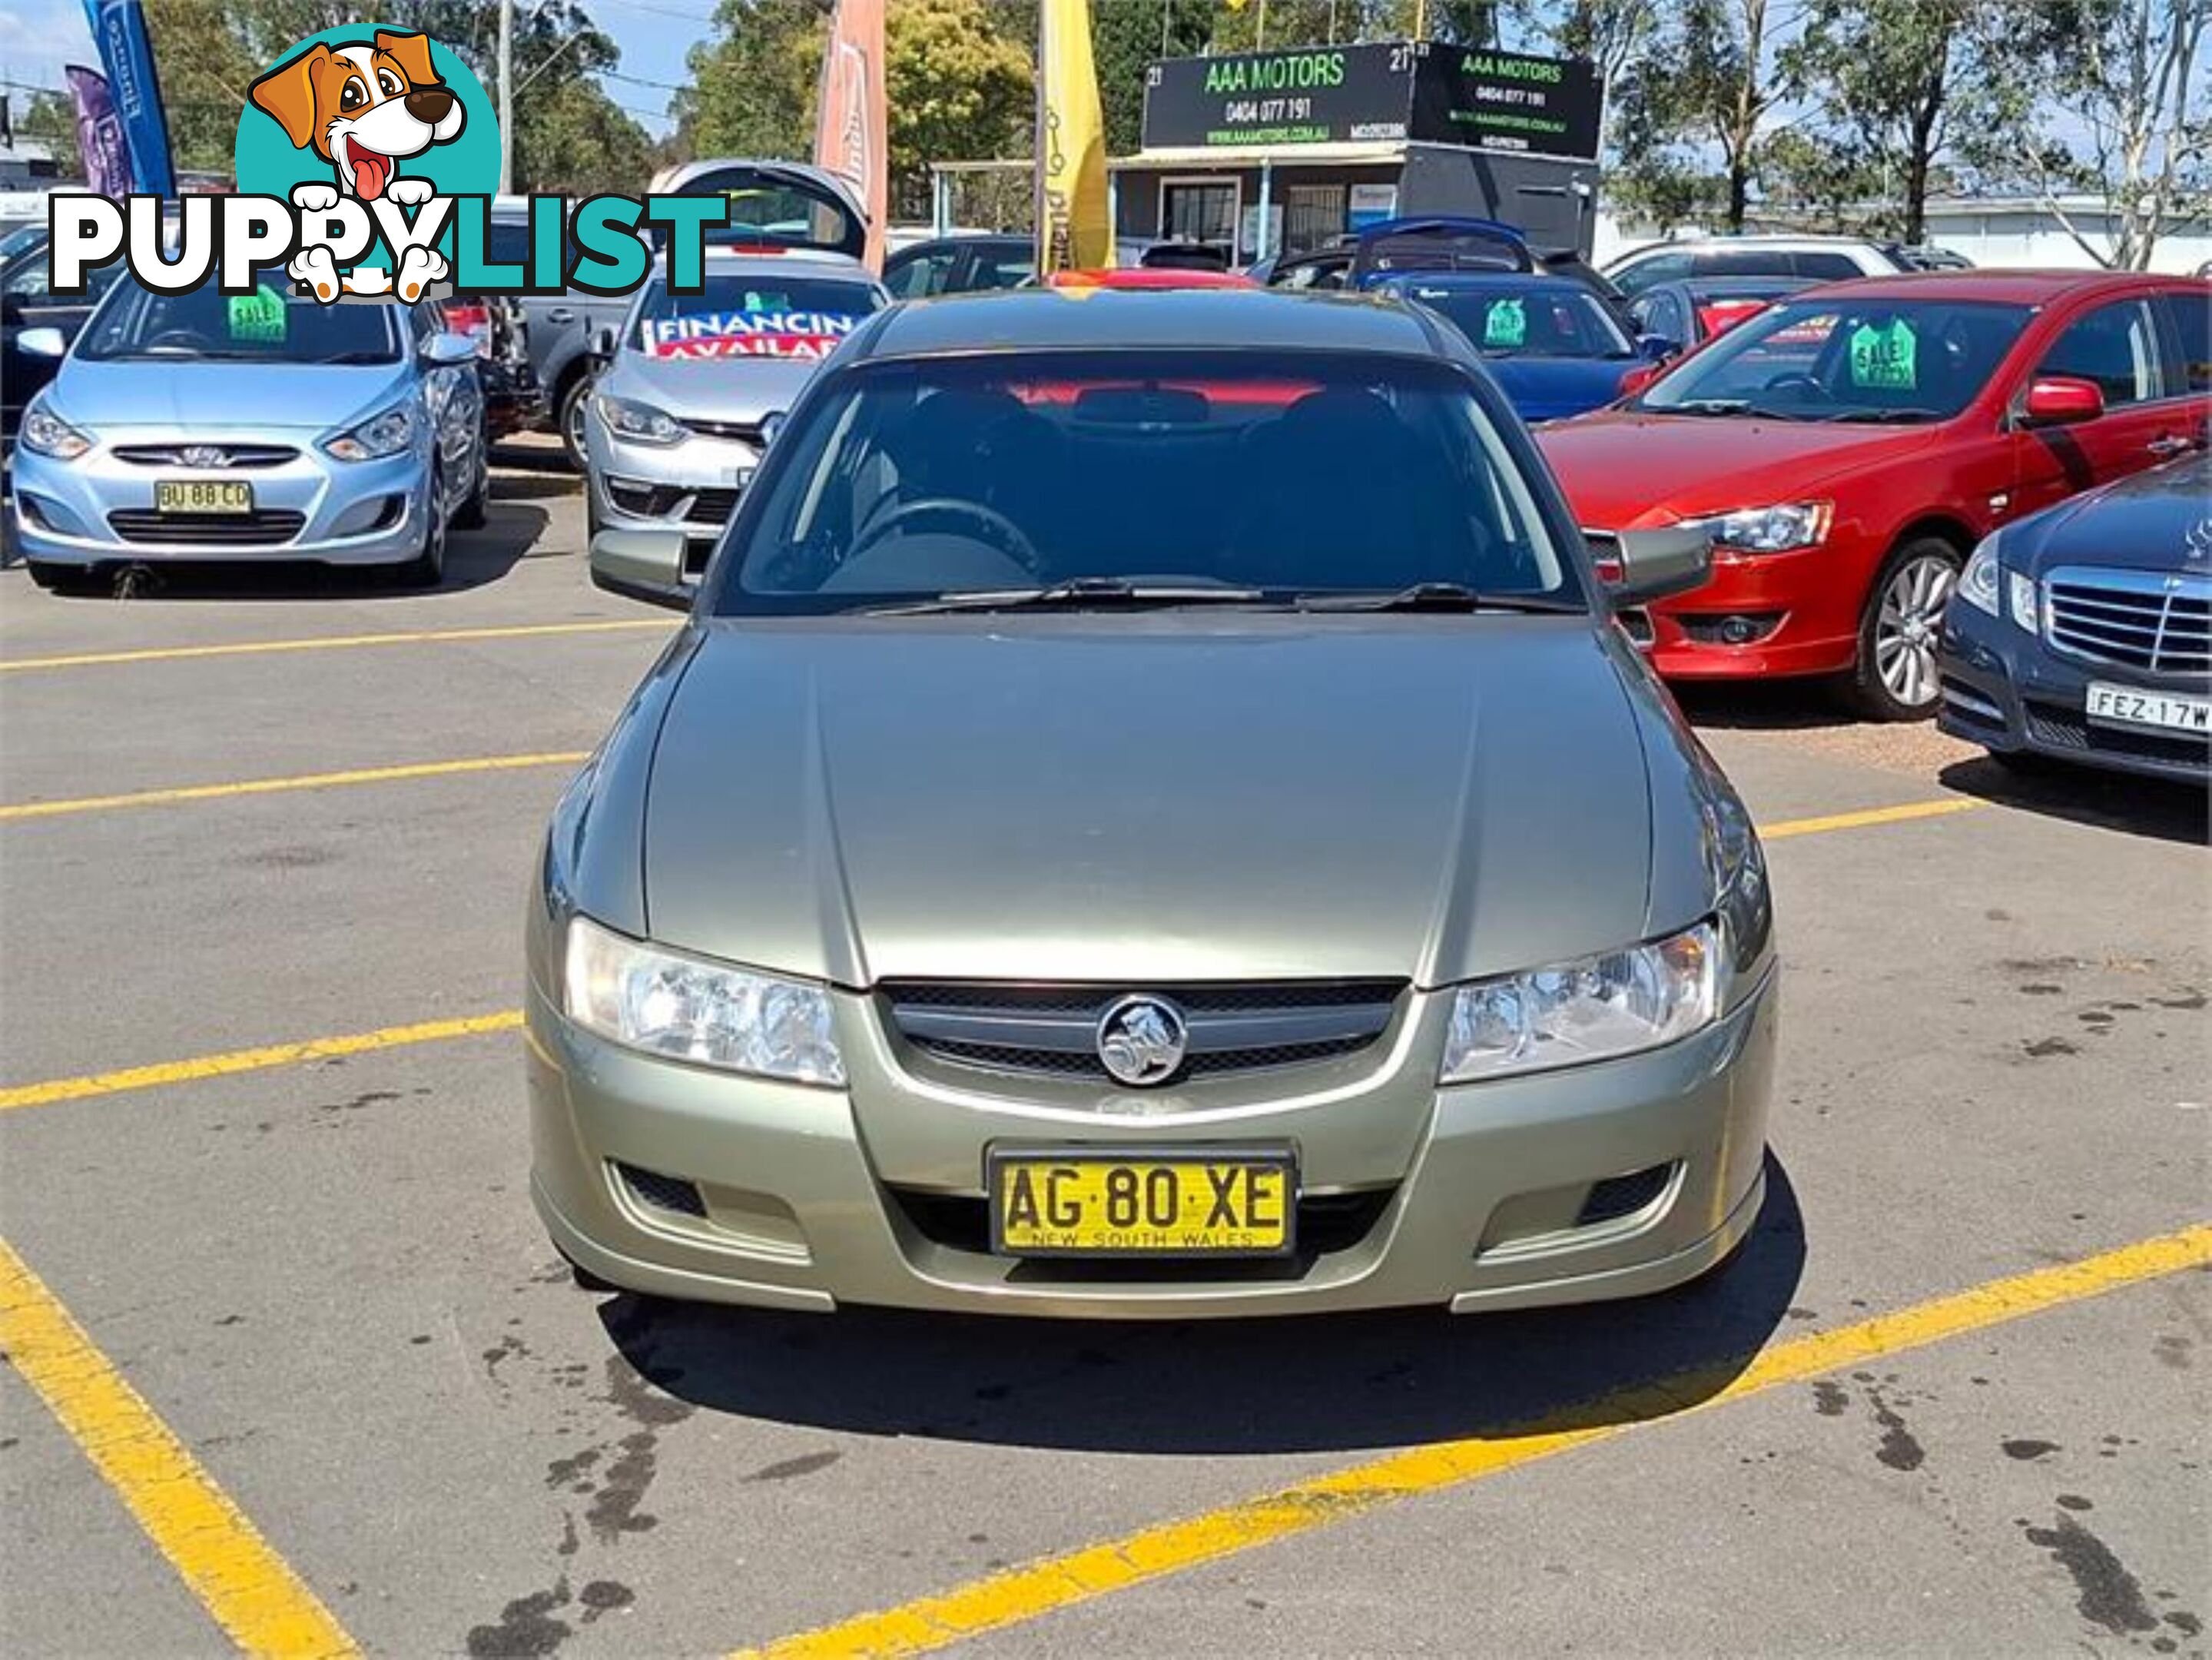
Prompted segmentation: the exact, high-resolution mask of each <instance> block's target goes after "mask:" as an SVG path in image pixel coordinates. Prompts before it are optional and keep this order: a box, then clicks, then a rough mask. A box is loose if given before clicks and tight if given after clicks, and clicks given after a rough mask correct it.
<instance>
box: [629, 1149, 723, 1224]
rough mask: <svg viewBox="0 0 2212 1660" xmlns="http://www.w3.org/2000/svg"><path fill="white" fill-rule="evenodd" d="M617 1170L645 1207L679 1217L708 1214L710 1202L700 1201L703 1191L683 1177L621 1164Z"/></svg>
mask: <svg viewBox="0 0 2212 1660" xmlns="http://www.w3.org/2000/svg"><path fill="white" fill-rule="evenodd" d="M615 1169H616V1170H617V1171H619V1172H620V1173H621V1176H622V1179H623V1186H624V1187H626V1188H628V1189H629V1190H630V1192H631V1194H632V1195H634V1196H635V1198H636V1199H637V1200H638V1201H639V1202H640V1203H641V1204H647V1205H650V1206H652V1207H653V1208H654V1209H655V1210H667V1211H674V1212H676V1213H677V1214H678V1215H679V1216H704V1215H706V1213H707V1205H706V1201H704V1200H702V1199H701V1198H700V1196H699V1189H697V1188H696V1187H694V1186H693V1185H692V1184H691V1183H689V1182H686V1181H685V1180H684V1178H683V1177H678V1176H662V1175H660V1174H659V1172H658V1171H649V1170H640V1169H639V1168H638V1167H637V1166H636V1165H635V1164H623V1163H621V1162H620V1161H617V1163H616V1164H615Z"/></svg>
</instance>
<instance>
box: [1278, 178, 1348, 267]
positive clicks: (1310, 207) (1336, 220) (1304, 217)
mask: <svg viewBox="0 0 2212 1660" xmlns="http://www.w3.org/2000/svg"><path fill="white" fill-rule="evenodd" d="M1344 216H1345V195H1344V186H1343V185H1291V186H1290V187H1289V188H1288V189H1287V190H1285V192H1283V251H1284V252H1285V253H1305V252H1310V251H1311V250H1312V249H1315V248H1317V247H1320V246H1322V244H1324V243H1326V242H1328V240H1330V239H1331V238H1332V237H1334V236H1338V235H1340V234H1342V233H1343V230H1344Z"/></svg>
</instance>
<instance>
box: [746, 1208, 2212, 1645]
mask: <svg viewBox="0 0 2212 1660" xmlns="http://www.w3.org/2000/svg"><path fill="white" fill-rule="evenodd" d="M2207 1262H2212V1225H2197V1226H2193V1227H2187V1228H2184V1229H2182V1230H2181V1231H2179V1232H2177V1233H2169V1234H2164V1235H2161V1236H2160V1237H2157V1238H2154V1239H2145V1240H2142V1241H2140V1242H2139V1243H2135V1244H2132V1245H2123V1246H2121V1247H2120V1248H2119V1249H2118V1250H2110V1251H2106V1252H2105V1253H2103V1254H2102V1255H2101V1256H2092V1257H2089V1258H2087V1259H2086V1260H2084V1261H2081V1262H2068V1263H2063V1264H2061V1265H2060V1266H2057V1267H2055V1268H2035V1269H2033V1270H2031V1271H2029V1272H2028V1273H2026V1274H2016V1275H2015V1276H2013V1277H2012V1278H2010V1279H2005V1280H1991V1281H1990V1282H1989V1283H1987V1284H1985V1285H1981V1286H1975V1287H1973V1288H1972V1290H1968V1291H1963V1292H1958V1293H1957V1294H1956V1295H1954V1296H1950V1297H1940V1298H1936V1299H1935V1300H1934V1301H1932V1302H1928V1303H1920V1304H1914V1305H1913V1306H1912V1307H1910V1308H1906V1309H1901V1310H1899V1311H1898V1312H1896V1313H1894V1314H1886V1315H1877V1316H1875V1317H1874V1318H1872V1319H1869V1320H1862V1321H1859V1322H1857V1323H1856V1324H1853V1325H1849V1326H1842V1327H1838V1329H1835V1330H1833V1331H1827V1332H1816V1333H1814V1334H1812V1335H1808V1336H1805V1337H1798V1338H1792V1339H1791V1340H1790V1341H1787V1342H1784V1343H1778V1344H1776V1345H1775V1346H1774V1347H1771V1348H1770V1349H1767V1350H1765V1352H1764V1353H1761V1354H1760V1355H1759V1357H1758V1358H1757V1359H1754V1360H1753V1361H1752V1363H1751V1364H1750V1365H1749V1366H1747V1368H1745V1370H1744V1371H1742V1372H1741V1373H1740V1374H1738V1375H1737V1376H1736V1377H1735V1379H1734V1380H1733V1381H1732V1382H1730V1383H1729V1384H1728V1385H1727V1386H1726V1387H1725V1388H1723V1389H1719V1390H1718V1391H1717V1392H1715V1393H1712V1394H1711V1395H1703V1396H1702V1397H1701V1396H1700V1395H1699V1391H1698V1379H1697V1377H1695V1376H1694V1375H1678V1376H1676V1377H1670V1378H1666V1379H1662V1380H1658V1381H1656V1382H1654V1383H1650V1384H1648V1385H1644V1386H1642V1387H1638V1388H1633V1389H1626V1390H1623V1391H1620V1392H1618V1393H1616V1394H1613V1395H1608V1396H1606V1397H1603V1398H1601V1399H1600V1400H1598V1401H1595V1402H1588V1403H1585V1404H1583V1405H1581V1406H1579V1407H1577V1408H1572V1409H1570V1410H1568V1411H1565V1412H1563V1413H1561V1414H1559V1415H1558V1416H1557V1417H1556V1418H1554V1419H1553V1420H1551V1421H1552V1426H1550V1427H1547V1425H1546V1424H1545V1423H1542V1422H1539V1423H1536V1424H1532V1425H1529V1426H1527V1427H1525V1428H1522V1429H1519V1430H1511V1431H1506V1432H1501V1433H1499V1434H1497V1435H1494V1436H1469V1437H1468V1438H1465V1439H1463V1440H1458V1441H1445V1442H1441V1443H1438V1444H1435V1445H1432V1446H1425V1447H1416V1448H1414V1449H1413V1450H1411V1451H1407V1452H1401V1453H1395V1454H1393V1455H1391V1456H1389V1457H1386V1458H1378V1459H1375V1460H1373V1461H1371V1462H1368V1463H1364V1464H1359V1465H1355V1466H1354V1467H1353V1468H1350V1469H1346V1470H1340V1471H1339V1472H1337V1473H1336V1474H1334V1475H1324V1476H1320V1477H1317V1478H1316V1479H1315V1480H1313V1481H1301V1482H1299V1483H1298V1484H1297V1485H1296V1486H1294V1487H1285V1488H1283V1489H1282V1490H1280V1491H1279V1492H1276V1493H1267V1494H1265V1495H1263V1496H1261V1497H1260V1498H1257V1499H1246V1500H1244V1501H1243V1502H1242V1503H1239V1504H1234V1505H1227V1506H1225V1508H1223V1509H1220V1510H1218V1511H1211V1512H1209V1513H1208V1514H1206V1515H1204V1516H1196V1517H1190V1518H1188V1519H1187V1520H1184V1521H1180V1522H1169V1523H1163V1524H1161V1525H1159V1526H1157V1527H1151V1528H1146V1529H1142V1530H1140V1531H1139V1532H1136V1533H1133V1534H1131V1535H1127V1537H1125V1538H1121V1539H1116V1540H1110V1541H1106V1542H1103V1543H1101V1544H1097V1545H1091V1546H1089V1547H1087V1548H1084V1549H1081V1550H1076V1551H1071V1552H1069V1553H1067V1554H1065V1555H1061V1556H1050V1557H1045V1558H1043V1559H1042V1560H1038V1561H1035V1562H1031V1563H1029V1564H1027V1565H1025V1566H1021V1567H1017V1568H1010V1569H1008V1570H1006V1571H1005V1572H1000V1573H996V1574H993V1575H991V1576H990V1577H989V1578H984V1579H979V1580H976V1581H975V1582H973V1583H971V1584H966V1585H963V1586H960V1587H958V1588H957V1589H956V1590H949V1591H945V1592H943V1593H941V1594H939V1595H938V1596H925V1597H922V1598H921V1599H919V1600H917V1601H915V1602H908V1603H906V1604H904V1605H902V1606H901V1607H899V1608H888V1609H885V1610H884V1611H883V1612H881V1613H878V1614H861V1615H860V1616H858V1617H857V1618H855V1619H852V1620H844V1621H842V1622H841V1623H839V1624H837V1625H834V1626H825V1627H822V1628H821V1629H819V1630H817V1631H811V1632H804V1633H799V1635H797V1636H795V1637H787V1638H785V1639H781V1640H780V1641H777V1642H774V1643H770V1644H769V1645H766V1646H765V1647H763V1648H759V1649H749V1650H744V1651H740V1654H739V1656H738V1660H829V1657H832V1656H836V1657H852V1656H871V1657H883V1656H893V1655H909V1654H922V1653H927V1652H928V1651H931V1650H933V1649H940V1648H944V1647H946V1646H948V1645H951V1644H953V1643H957V1642H962V1641H964V1640H966V1639H969V1638H972V1637H977V1636H980V1635H981V1634H982V1633H985V1632H991V1631H999V1630H1003V1629H1004V1628H1006V1627H1009V1626H1015V1625H1020V1624H1022V1623H1024V1622H1025V1621H1028V1620H1036V1619H1038V1618H1041V1617H1042V1616H1043V1615H1045V1614H1051V1613H1054V1612H1055V1611H1057V1610H1059V1609H1061V1608H1071V1607H1073V1606H1074V1605H1075V1604H1077V1603H1079V1602H1089V1601H1091V1599H1092V1598H1094V1597H1098V1596H1105V1595H1107V1594H1108V1593H1109V1592H1112V1591H1117V1590H1127V1588H1128V1587H1130V1586H1132V1585H1138V1584H1143V1583H1145V1582H1146V1581H1147V1580H1150V1579H1157V1578H1161V1577H1162V1576H1164V1575H1166V1574H1170V1573H1179V1572H1183V1571H1184V1570H1186V1569H1189V1568H1194V1567H1197V1566H1200V1565H1201V1564H1204V1563H1207V1562H1214V1561H1218V1560H1221V1559H1222V1558H1224V1557H1226V1556H1232V1555H1235V1554H1237V1553H1238V1552H1241V1551H1247V1550H1251V1549H1254V1548H1256V1547H1258V1546H1261V1545H1267V1544H1272V1543H1273V1542H1274V1541H1277V1540H1280V1539H1286V1538H1289V1537H1290V1536H1291V1535H1294V1534H1300V1533H1305V1532H1310V1531H1311V1530H1312V1529H1316V1528H1322V1527H1326V1526H1328V1525H1329V1524H1330V1523H1334V1522H1340V1521H1343V1520H1345V1519H1346V1518H1347V1517H1353V1516H1359V1515H1364V1514H1366V1513H1368V1512H1370V1511H1376V1510H1378V1509H1381V1508H1383V1507H1384V1506H1386V1505H1392V1504H1395V1503H1398V1502H1399V1501H1401V1500H1403V1499H1411V1498H1414V1497H1417V1496H1419V1495H1420V1494H1423V1493H1437V1492H1441V1491H1443V1490H1444V1489H1446V1488H1449V1487H1460V1486H1462V1485H1464V1484H1465V1483H1467V1482H1469V1481H1477V1480H1480V1478H1481V1477H1483V1476H1486V1475H1498V1474H1499V1473H1501V1472H1503V1471H1505V1470H1509V1469H1513V1468H1517V1467H1518V1466H1520V1465H1522V1464H1527V1463H1531V1462H1534V1461H1535V1460H1537V1459H1540V1458H1547V1457H1550V1456H1552V1455H1553V1454H1554V1453H1559V1452H1564V1451H1565V1450H1568V1449H1569V1448H1571V1447H1578V1446H1582V1445H1583V1444H1586V1443H1589V1442H1592V1441H1598V1440H1603V1439H1606V1438H1609V1437H1612V1436H1615V1435H1619V1434H1621V1433H1623V1432H1625V1431H1626V1430H1627V1429H1628V1428H1630V1427H1632V1426H1633V1424H1634V1422H1635V1421H1636V1420H1642V1419H1650V1418H1655V1417H1657V1416H1660V1415H1662V1414H1680V1413H1682V1412H1686V1411H1692V1410H1699V1409H1702V1408H1705V1407H1708V1406H1715V1405H1718V1404H1719V1403H1721V1402H1726V1401H1740V1400H1742V1399H1743V1398H1744V1397H1745V1396H1747V1395H1757V1394H1759V1393H1761V1392H1763V1391H1765V1390H1767V1389H1773V1388H1775V1387H1776V1386H1777V1385H1778V1384H1782V1383H1802V1382H1804V1381H1806V1380H1808V1379H1811V1378H1814V1377H1820V1376H1821V1375H1822V1374H1824V1373H1826V1372H1832V1371H1839V1370H1841V1369H1842V1368H1844V1367H1846V1366H1850V1365H1859V1364H1862V1363H1864V1362H1866V1361H1869V1360H1872V1359H1877V1358H1880V1357H1883V1356H1887V1355H1893V1354H1896V1353H1900V1352H1902V1351H1904V1350H1906V1349H1915V1348H1920V1347H1925V1346H1926V1345H1928V1344H1930V1343H1934V1342H1937V1341H1942V1339H1944V1338H1948V1337H1956V1336H1959V1335H1962V1334H1964V1333H1967V1332H1972V1331H1979V1330H1983V1329H1986V1328H1989V1327H1991V1326H1996V1325H2002V1324H2004V1323H2007V1322H2008V1321H2013V1320H2018V1319H2020V1318H2021V1317H2023V1316H2027V1315H2031V1314H2036V1313H2039V1312H2041V1311H2042V1310H2045V1309H2052V1308H2057V1307H2059V1306H2060V1305H2062V1304H2067V1303H2072V1302H2077V1301H2079V1300H2081V1298H2088V1297H2095V1296H2099V1295H2101V1294H2102V1293H2104V1292H2110V1291H2115V1290H2118V1288H2120V1287H2121V1286H2130V1285H2135V1284H2137V1283H2139V1282H2141V1281H2142V1280H2151V1279H2155V1278H2157V1277H2159V1276H2160V1275H2162V1274H2174V1273H2177V1272H2179V1271H2180V1270H2181V1269H2184V1268H2196V1267H2199V1266H2202V1265H2203V1264H2205V1263H2207ZM1593 1418H1604V1419H1613V1420H1620V1421H1616V1422H1613V1423H1606V1424H1600V1425H1595V1426H1593V1425H1591V1423H1590V1421H1589V1420H1591V1419H1593ZM1569 1426H1572V1427H1569Z"/></svg>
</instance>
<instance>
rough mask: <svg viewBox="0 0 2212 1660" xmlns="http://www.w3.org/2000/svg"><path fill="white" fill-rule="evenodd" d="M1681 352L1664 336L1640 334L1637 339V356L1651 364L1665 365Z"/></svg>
mask: <svg viewBox="0 0 2212 1660" xmlns="http://www.w3.org/2000/svg"><path fill="white" fill-rule="evenodd" d="M1680 350H1682V349H1681V347H1680V346H1678V345H1676V344H1674V342H1673V341H1672V340H1669V339H1668V337H1666V336H1665V335H1663V334H1639V335H1638V336H1637V337H1636V355H1637V356H1639V357H1642V358H1644V359H1646V360H1648V361H1649V362H1654V363H1663V362H1666V361H1667V360H1668V358H1670V357H1672V356H1674V355H1675V354H1676V353H1677V352H1679V351H1680Z"/></svg>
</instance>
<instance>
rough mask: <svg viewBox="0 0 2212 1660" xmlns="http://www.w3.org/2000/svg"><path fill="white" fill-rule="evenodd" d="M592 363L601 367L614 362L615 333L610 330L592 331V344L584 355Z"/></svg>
mask: <svg viewBox="0 0 2212 1660" xmlns="http://www.w3.org/2000/svg"><path fill="white" fill-rule="evenodd" d="M586 355H587V356H589V357H590V358H591V360H592V362H594V363H598V364H600V365H602V366H604V365H605V364H608V363H611V362H614V360H615V331H613V330H612V329H610V328H597V329H593V330H592V344H591V346H590V349H589V350H588V352H587V354H586Z"/></svg>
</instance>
